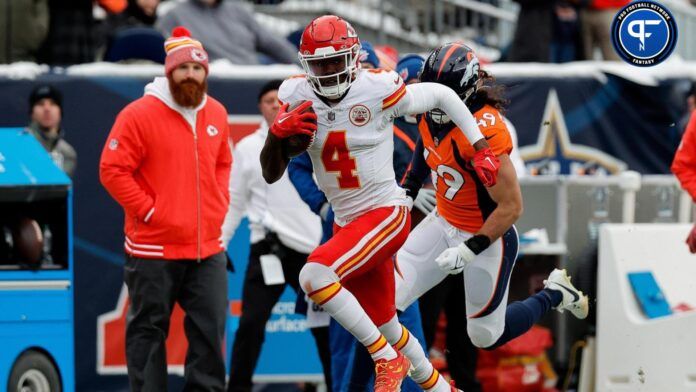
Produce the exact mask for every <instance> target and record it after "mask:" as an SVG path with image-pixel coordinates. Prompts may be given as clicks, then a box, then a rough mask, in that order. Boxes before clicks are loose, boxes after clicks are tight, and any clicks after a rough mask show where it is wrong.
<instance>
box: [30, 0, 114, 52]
mask: <svg viewBox="0 0 696 392" xmlns="http://www.w3.org/2000/svg"><path fill="white" fill-rule="evenodd" d="M95 3H96V4H97V5H99V6H100V7H101V8H103V9H104V11H106V12H107V14H117V13H120V12H122V11H123V10H124V9H126V6H127V4H126V0H97V1H93V0H49V2H48V9H49V22H50V23H49V29H48V36H47V37H46V40H45V41H44V44H43V46H42V47H41V49H40V50H39V52H38V54H37V61H38V62H40V63H45V64H49V65H73V64H82V63H90V62H93V61H94V59H95V53H96V47H97V45H98V43H99V42H98V40H99V34H97V31H96V24H95V21H94V16H93V14H92V12H93V7H94V4H95Z"/></svg>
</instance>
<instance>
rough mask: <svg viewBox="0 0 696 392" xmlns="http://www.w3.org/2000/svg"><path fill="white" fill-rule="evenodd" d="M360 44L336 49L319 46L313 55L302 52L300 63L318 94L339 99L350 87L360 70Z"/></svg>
mask: <svg viewBox="0 0 696 392" xmlns="http://www.w3.org/2000/svg"><path fill="white" fill-rule="evenodd" d="M359 54H360V45H359V44H355V45H353V46H352V47H350V48H347V49H343V50H338V51H335V50H334V49H333V47H330V46H329V47H325V48H319V49H317V50H316V51H315V53H314V54H313V55H309V54H304V55H303V54H302V53H300V55H299V57H300V63H301V64H302V68H303V69H304V71H305V74H306V75H307V80H308V81H309V84H310V85H311V86H312V89H313V90H314V92H316V93H317V94H319V95H321V96H323V97H326V98H328V99H339V98H341V97H342V96H343V95H344V94H345V93H346V91H348V89H349V88H350V86H351V84H353V81H354V80H355V77H356V76H357V72H358V57H359Z"/></svg>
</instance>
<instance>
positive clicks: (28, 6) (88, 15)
mask: <svg viewBox="0 0 696 392" xmlns="http://www.w3.org/2000/svg"><path fill="white" fill-rule="evenodd" d="M161 3H163V2H161V1H160V0H2V1H0V31H2V33H3V35H4V36H5V37H6V39H3V40H0V41H2V42H0V63H14V62H19V61H29V62H36V63H42V64H48V65H57V66H65V65H73V64H81V63H89V62H94V61H111V62H118V61H130V60H147V61H153V62H156V63H164V58H165V53H164V47H163V44H164V40H165V38H166V37H167V36H168V34H169V32H170V31H171V30H172V28H173V27H174V26H177V25H185V26H187V27H188V28H189V29H190V30H191V32H192V33H193V35H194V36H195V37H197V38H198V39H199V40H201V41H203V42H205V43H206V47H207V48H209V49H208V53H209V54H210V57H211V60H216V59H220V58H226V59H228V60H229V61H230V62H232V63H234V64H246V65H252V64H259V63H261V62H264V61H266V62H276V63H293V62H295V61H296V59H297V55H296V49H295V48H294V47H293V46H292V44H290V43H289V41H287V40H286V39H285V38H284V37H279V36H278V35H276V34H272V33H270V32H268V31H266V30H265V29H264V28H263V27H261V26H260V25H259V24H258V23H256V21H255V19H254V16H253V14H252V12H251V11H249V10H248V9H247V8H246V7H245V6H244V5H243V4H242V3H240V2H237V1H230V0H227V1H224V0H187V1H171V0H170V1H168V2H166V3H168V4H167V5H168V7H166V12H158V8H159V7H160V5H161ZM160 11H161V10H160ZM27 26H32V28H27Z"/></svg>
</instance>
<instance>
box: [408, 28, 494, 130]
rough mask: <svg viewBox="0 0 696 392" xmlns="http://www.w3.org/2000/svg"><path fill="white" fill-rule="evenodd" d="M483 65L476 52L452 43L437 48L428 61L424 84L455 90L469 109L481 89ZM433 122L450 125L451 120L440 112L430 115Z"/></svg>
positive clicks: (422, 72) (425, 68)
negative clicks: (442, 85)
mask: <svg viewBox="0 0 696 392" xmlns="http://www.w3.org/2000/svg"><path fill="white" fill-rule="evenodd" d="M479 71H480V65H479V60H478V57H476V54H475V53H474V51H473V50H472V49H471V48H470V47H468V46H466V45H464V44H463V43H460V42H452V43H449V44H445V45H442V46H440V47H438V48H435V49H434V50H433V51H432V52H430V55H429V56H428V58H427V59H426V60H425V64H424V65H423V70H422V71H421V75H420V80H421V82H433V83H440V84H444V85H445V86H447V87H449V88H451V89H452V90H454V92H455V93H457V95H459V98H461V99H462V101H464V104H466V105H467V106H468V105H469V103H470V100H471V98H472V97H473V96H474V95H475V94H476V91H477V90H478V88H479V87H480V83H479V81H480V80H481V79H480V72H479ZM430 115H431V118H432V119H433V121H435V122H436V123H439V124H444V123H447V122H449V121H450V120H449V117H448V116H447V115H446V114H445V113H444V112H442V111H441V110H439V109H434V110H432V111H431V112H430Z"/></svg>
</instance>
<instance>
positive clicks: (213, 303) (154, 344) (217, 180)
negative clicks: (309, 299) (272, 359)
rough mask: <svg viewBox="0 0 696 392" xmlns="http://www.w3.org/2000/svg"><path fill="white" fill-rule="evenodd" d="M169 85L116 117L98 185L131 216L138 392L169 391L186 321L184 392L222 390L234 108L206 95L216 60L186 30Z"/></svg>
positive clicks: (133, 373) (149, 91)
mask: <svg viewBox="0 0 696 392" xmlns="http://www.w3.org/2000/svg"><path fill="white" fill-rule="evenodd" d="M165 51H166V52H167V57H166V61H165V67H164V69H165V75H166V77H157V78H155V80H154V81H153V82H152V83H149V84H148V85H147V86H146V87H145V94H144V96H143V97H142V98H139V99H137V100H136V101H134V102H132V103H131V104H129V105H128V106H126V107H125V108H124V109H123V110H122V111H121V112H120V113H119V115H118V117H116V121H115V123H114V126H113V127H112V129H111V132H110V134H109V136H108V138H107V140H106V143H105V145H104V149H103V150H102V156H101V162H100V165H99V179H100V180H101V183H102V185H103V186H104V188H106V190H107V191H108V192H109V194H110V195H111V196H112V197H113V198H114V199H115V200H116V201H117V202H118V203H119V204H120V205H121V206H122V207H123V209H124V213H125V224H124V232H125V242H124V248H125V253H126V262H125V266H124V280H125V283H126V286H127V287H128V295H129V297H130V301H131V305H130V307H129V309H128V317H127V321H126V363H127V367H128V378H129V380H130V388H131V390H132V391H166V390H167V352H166V345H165V341H166V339H167V334H168V332H169V319H170V316H171V313H172V311H173V309H174V304H175V303H178V304H179V305H181V308H182V309H183V310H184V312H185V313H186V317H185V319H184V332H185V333H186V339H187V340H188V348H187V352H186V364H185V366H184V388H183V389H184V390H185V391H194V390H195V391H217V392H219V391H222V390H224V387H225V361H224V355H223V351H222V348H223V346H224V344H223V343H224V337H225V321H226V318H227V270H226V264H227V257H226V255H225V249H224V247H223V246H222V244H221V243H220V237H221V235H222V233H221V227H222V223H223V221H224V219H225V214H226V213H227V209H228V206H229V204H230V196H229V189H228V186H229V178H230V166H231V164H232V155H231V153H230V146H229V142H228V140H229V131H228V128H229V125H228V123H227V110H225V107H224V106H223V105H222V104H221V103H220V102H218V101H217V100H215V99H213V98H212V97H210V96H209V95H207V86H208V83H207V78H208V55H207V53H206V52H205V49H204V48H203V45H202V44H201V43H200V42H199V41H196V40H194V39H193V38H191V33H190V32H188V31H187V30H186V29H185V28H183V27H177V28H176V29H174V31H173V32H172V37H170V38H169V39H167V41H166V42H165Z"/></svg>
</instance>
